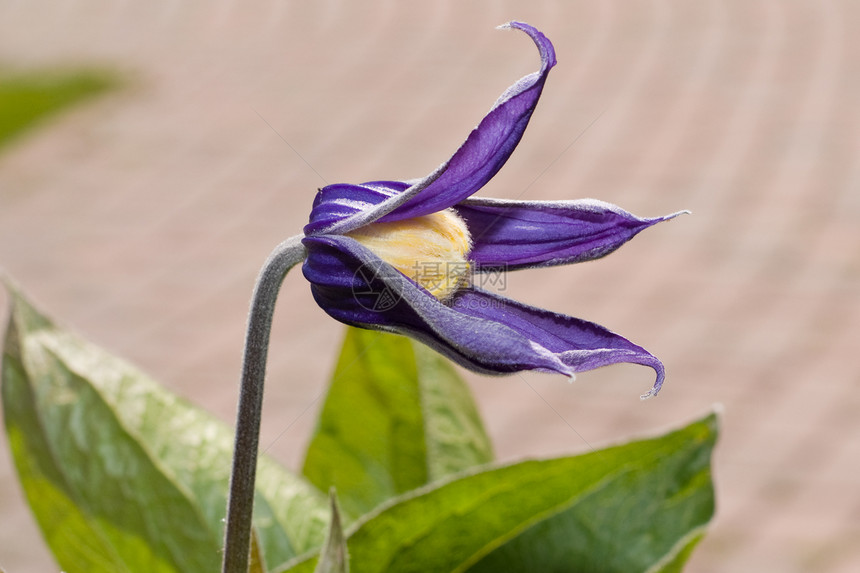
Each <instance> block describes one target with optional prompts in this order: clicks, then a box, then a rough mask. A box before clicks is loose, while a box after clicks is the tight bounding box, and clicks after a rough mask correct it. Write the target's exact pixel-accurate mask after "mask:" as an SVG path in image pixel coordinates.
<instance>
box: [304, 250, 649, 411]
mask: <svg viewBox="0 0 860 573" xmlns="http://www.w3.org/2000/svg"><path fill="white" fill-rule="evenodd" d="M303 243H304V245H305V247H306V248H307V249H308V258H307V259H306V260H305V263H304V265H303V267H302V271H303V273H304V275H305V278H307V279H308V281H310V282H311V290H312V292H313V296H314V299H315V300H316V302H317V304H319V305H320V307H322V308H323V310H325V311H326V312H327V313H328V314H329V315H330V316H332V317H333V318H335V319H337V320H339V321H341V322H344V323H347V324H351V325H354V326H360V327H362V328H373V329H377V330H385V331H389V332H396V333H399V334H406V335H409V336H412V337H414V338H417V339H418V340H420V341H422V342H424V343H425V344H428V345H429V346H431V347H433V348H435V349H436V350H437V351H438V352H440V353H442V354H444V355H446V356H448V357H449V358H451V359H452V360H454V361H455V362H458V363H459V364H461V365H463V366H465V367H466V368H469V369H471V370H475V371H478V372H482V373H486V374H508V373H512V372H517V371H521V370H540V371H551V372H558V373H560V374H565V375H568V376H569V375H571V374H573V373H574V372H582V371H586V370H593V369H595V368H600V367H602V366H607V365H610V364H617V363H619V362H629V363H634V364H642V365H645V366H650V367H651V368H653V369H654V370H655V372H656V373H657V380H656V382H655V383H654V386H653V388H652V390H651V391H650V392H649V395H653V394H656V393H657V392H658V391H659V389H660V386H661V385H662V383H663V377H664V370H663V364H662V363H661V362H660V361H659V360H658V359H657V358H655V357H654V356H652V355H651V354H650V353H648V352H647V351H646V350H644V349H643V348H642V347H640V346H637V345H635V344H633V343H632V342H630V341H629V340H627V339H625V338H623V337H621V336H619V335H617V334H615V333H613V332H611V331H609V330H607V329H606V328H604V327H602V326H600V325H598V324H595V323H592V322H588V321H585V320H581V319H578V318H574V317H570V316H565V315H562V314H557V313H553V312H550V311H547V310H543V309H539V308H535V307H531V306H528V305H525V304H522V303H519V302H516V301H513V300H510V299H507V298H504V297H502V296H499V295H496V294H493V293H489V292H486V291H482V290H479V289H474V288H471V289H462V290H461V291H460V292H458V293H457V295H455V298H454V300H453V302H452V304H451V305H450V306H448V305H446V304H442V303H441V302H439V301H438V300H436V299H435V298H434V297H433V296H432V295H430V294H429V293H428V292H427V291H426V290H424V289H422V288H421V287H420V286H418V285H416V284H415V283H414V282H412V281H411V280H409V279H408V278H406V277H405V276H404V275H403V274H401V273H400V272H398V271H397V270H395V269H394V268H393V267H391V266H390V265H388V264H387V263H385V262H384V261H382V260H381V259H379V258H378V257H377V256H376V255H374V254H373V253H372V252H371V251H370V250H368V249H366V248H365V247H363V246H362V245H360V244H359V243H358V242H356V241H354V240H353V239H350V238H349V237H343V236H331V235H327V236H320V237H306V238H305V239H304V241H303Z"/></svg>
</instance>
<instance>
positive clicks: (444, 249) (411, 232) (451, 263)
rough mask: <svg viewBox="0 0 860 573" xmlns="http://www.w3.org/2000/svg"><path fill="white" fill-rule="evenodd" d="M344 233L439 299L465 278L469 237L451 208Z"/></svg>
mask: <svg viewBox="0 0 860 573" xmlns="http://www.w3.org/2000/svg"><path fill="white" fill-rule="evenodd" d="M346 236H347V237H351V238H353V239H355V240H356V241H358V242H359V243H361V244H362V245H364V246H365V247H367V248H368V249H370V250H371V251H373V252H374V253H375V254H376V256H378V257H379V258H380V259H382V260H383V261H385V262H387V263H388V264H390V265H391V266H393V267H394V268H396V269H397V270H398V271H400V272H401V273H403V274H404V275H406V276H407V277H409V278H410V279H412V280H413V281H415V282H416V283H418V284H419V285H421V286H422V287H424V288H425V289H427V290H428V291H429V292H430V294H432V295H433V296H435V297H436V298H437V299H439V300H441V301H444V300H447V299H448V298H449V297H450V296H451V295H453V294H454V292H456V291H457V289H458V288H460V287H461V286H463V285H464V284H465V283H466V281H467V278H468V275H469V261H468V260H467V259H466V256H467V255H468V253H469V250H470V249H471V247H472V238H471V237H470V236H469V229H468V228H467V227H466V222H465V221H463V219H462V218H461V217H460V216H459V215H457V213H455V212H454V210H453V209H447V210H445V211H440V212H438V213H431V214H430V215H424V216H423V217H415V218H412V219H405V220H403V221H395V222H393V223H371V224H370V225H367V226H365V227H361V228H360V229H356V230H355V231H352V232H349V233H347V234H346Z"/></svg>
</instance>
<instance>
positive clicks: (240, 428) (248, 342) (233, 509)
mask: <svg viewBox="0 0 860 573" xmlns="http://www.w3.org/2000/svg"><path fill="white" fill-rule="evenodd" d="M302 238H303V236H302V235H297V236H295V237H291V238H289V239H287V240H286V241H284V242H283V243H281V244H280V245H278V246H277V247H275V250H274V251H272V254H271V255H269V258H268V259H267V260H266V262H265V264H264V265H263V268H262V270H261V271H260V275H259V276H258V277H257V283H256V285H255V286H254V295H253V298H252V299H251V310H250V313H249V314H248V331H247V334H246V336H245V355H244V358H243V362H242V382H241V387H240V390H239V411H238V414H237V416H236V441H235V445H234V448H233V470H232V473H231V474H230V498H229V501H228V503H227V527H226V531H225V534H224V560H223V563H222V567H221V571H222V572H223V573H247V571H248V556H249V551H250V547H251V516H252V513H253V509H254V480H255V477H256V473H257V450H258V448H259V439H260V415H261V411H262V407H263V382H264V380H265V377H266V355H267V353H268V348H269V332H270V331H271V328H272V315H273V314H274V312H275V301H276V300H277V298H278V291H279V290H280V288H281V283H282V282H283V280H284V277H285V276H287V272H289V270H290V269H291V268H293V267H294V266H295V265H297V264H298V263H300V262H301V261H302V260H303V259H304V258H305V256H306V254H307V253H306V251H305V248H304V246H303V245H302V243H301V240H302Z"/></svg>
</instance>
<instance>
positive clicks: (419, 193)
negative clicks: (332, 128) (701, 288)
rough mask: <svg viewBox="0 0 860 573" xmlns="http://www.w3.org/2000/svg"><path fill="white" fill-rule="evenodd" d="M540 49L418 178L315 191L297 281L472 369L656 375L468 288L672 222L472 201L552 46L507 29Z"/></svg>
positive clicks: (589, 335)
mask: <svg viewBox="0 0 860 573" xmlns="http://www.w3.org/2000/svg"><path fill="white" fill-rule="evenodd" d="M504 27H506V28H515V29H517V30H521V31H523V32H525V33H526V34H528V35H529V36H530V37H531V39H532V40H533V41H534V42H535V44H536V45H537V48H538V50H539V52H540V57H541V68H540V70H539V71H538V72H536V73H533V74H530V75H528V76H526V77H524V78H522V79H521V80H519V81H518V82H516V83H515V84H514V85H512V86H511V87H510V88H508V90H507V91H506V92H505V93H503V94H502V96H501V97H500V98H499V100H498V101H497V102H496V104H495V105H494V106H493V108H492V109H491V110H490V112H489V113H488V114H487V115H486V116H485V117H484V119H483V120H481V123H480V124H478V127H476V128H475V129H474V130H472V133H470V134H469V137H468V138H467V139H466V141H465V143H463V145H462V146H460V148H459V149H458V150H457V152H456V153H454V155H453V156H452V157H451V158H450V159H449V160H448V161H446V162H445V163H443V164H442V165H441V166H440V167H439V168H438V169H436V170H435V171H434V172H433V173H431V174H430V175H428V176H427V177H425V178H423V179H421V180H418V181H411V182H402V181H372V182H369V183H363V184H361V185H350V184H336V185H329V186H327V187H324V188H323V189H320V191H319V193H318V194H317V196H316V198H315V200H314V204H313V209H312V211H311V215H310V222H309V223H308V224H307V225H306V226H305V228H304V233H305V238H304V239H303V240H302V242H303V244H304V246H305V247H306V249H307V253H308V254H307V259H306V260H305V262H304V265H303V268H302V270H303V273H304V275H305V277H306V278H307V279H308V280H309V281H310V283H311V290H312V292H313V296H314V299H315V300H316V301H317V303H318V304H319V305H320V307H322V308H323V310H325V311H326V312H327V313H328V314H329V315H331V316H332V317H334V318H335V319H337V320H339V321H341V322H344V323H346V324H350V325H354V326H358V327H362V328H370V329H377V330H385V331H390V332H396V333H400V334H406V335H409V336H412V337H414V338H416V339H418V340H420V341H422V342H424V343H426V344H428V345H429V346H431V347H433V348H434V349H436V350H437V351H439V352H440V353H442V354H444V355H446V356H448V357H449V358H451V359H452V360H454V361H456V362H458V363H459V364H461V365H463V366H465V367H466V368H469V369H471V370H474V371H477V372H481V373H488V374H506V373H511V372H518V371H521V370H540V371H546V372H558V373H561V374H564V375H566V376H571V377H572V376H573V374H574V373H575V372H580V371H584V370H591V369H594V368H598V367H600V366H606V365H609V364H615V363H619V362H631V363H636V364H642V365H646V366H650V367H651V368H653V369H654V370H655V372H656V373H657V379H656V381H655V383H654V385H653V387H652V388H651V390H650V391H649V392H648V393H646V394H645V395H643V398H646V397H649V396H653V395H654V394H656V393H657V392H658V391H659V390H660V386H661V384H662V383H663V378H664V368H663V364H662V363H661V362H660V361H659V360H658V359H657V358H656V357H654V356H652V355H651V354H650V353H648V352H647V351H646V350H645V349H643V348H641V347H639V346H637V345H635V344H633V343H632V342H630V341H628V340H627V339H625V338H623V337H621V336H619V335H617V334H615V333H613V332H610V331H609V330H607V329H606V328H604V327H602V326H600V325H598V324H594V323H591V322H587V321H584V320H580V319H578V318H573V317H570V316H565V315H562V314H556V313H553V312H550V311H547V310H543V309H540V308H535V307H532V306H528V305H525V304H522V303H519V302H516V301H513V300H510V299H507V298H504V297H502V296H500V295H498V294H495V293H492V292H488V291H486V290H482V289H481V288H478V287H477V286H475V285H474V284H473V283H474V282H480V281H474V280H472V277H475V276H477V277H482V276H483V277H485V278H486V277H488V276H492V274H493V273H496V274H498V273H500V272H503V271H505V270H515V269H523V268H532V267H546V266H552V265H562V264H569V263H577V262H581V261H587V260H592V259H596V258H599V257H603V256H605V255H607V254H609V253H611V252H612V251H614V250H615V249H617V248H618V247H620V246H621V245H622V244H624V243H625V242H627V241H628V240H630V239H631V238H633V236H635V235H636V234H637V233H639V232H640V231H642V230H643V229H646V228H647V227H650V226H652V225H654V224H656V223H659V222H660V221H664V220H667V219H669V218H672V217H674V216H675V215H676V214H673V215H668V216H666V217H658V218H654V219H640V218H638V217H635V216H633V215H631V214H630V213H627V212H626V211H624V210H622V209H620V208H618V207H616V206H614V205H611V204H608V203H604V202H602V201H596V200H591V199H586V200H578V201H512V200H503V199H479V198H470V197H471V195H472V194H473V193H475V192H476V191H477V190H478V189H480V188H481V187H483V186H484V185H485V184H486V183H487V182H488V181H489V180H490V179H491V178H492V177H493V176H494V175H495V174H496V172H497V171H498V170H499V169H500V168H501V167H502V165H504V163H505V161H507V159H508V157H509V156H510V155H511V153H512V152H513V150H514V148H515V147H516V146H517V144H518V143H519V141H520V138H521V137H522V135H523V132H524V131H525V129H526V125H527V124H528V121H529V118H530V117H531V115H532V112H533V111H534V109H535V106H536V105H537V101H538V99H539V98H540V94H541V91H542V90H543V86H544V83H545V82H546V78H547V75H548V74H549V70H550V69H551V68H552V67H553V66H554V65H555V63H556V60H555V51H554V49H553V46H552V44H551V43H550V41H549V40H548V39H547V38H546V37H545V36H544V35H543V34H542V33H540V32H539V31H538V30H536V29H535V28H533V27H531V26H529V25H527V24H523V23H521V22H510V23H509V24H506V25H505V26H504Z"/></svg>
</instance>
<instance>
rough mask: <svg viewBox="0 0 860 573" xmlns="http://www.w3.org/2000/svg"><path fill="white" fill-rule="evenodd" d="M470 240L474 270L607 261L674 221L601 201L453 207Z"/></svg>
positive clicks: (482, 202)
mask: <svg viewBox="0 0 860 573" xmlns="http://www.w3.org/2000/svg"><path fill="white" fill-rule="evenodd" d="M456 209H457V212H458V213H459V214H460V216H461V217H463V219H465V221H466V224H467V226H468V227H469V232H470V233H471V235H472V242H473V246H472V250H471V252H470V254H469V258H470V259H471V260H472V261H473V262H474V263H475V267H474V269H475V270H476V271H482V270H484V271H487V270H496V269H506V270H516V269H522V268H531V267H547V266H553V265H564V264H570V263H578V262H582V261H589V260H593V259H598V258H600V257H603V256H606V255H608V254H609V253H611V252H612V251H614V250H616V249H617V248H619V247H620V246H621V245H623V244H624V243H626V242H627V241H629V240H630V239H632V238H633V237H635V236H636V234H638V233H639V232H640V231H643V230H645V229H647V228H648V227H650V226H652V225H656V224H657V223H659V222H661V221H666V220H668V219H671V218H673V217H676V216H677V215H679V214H680V213H673V214H671V215H667V216H665V217H656V218H653V219H642V218H639V217H636V216H635V215H632V214H631V213H628V212H627V211H625V210H623V209H621V208H620V207H617V206H615V205H612V204H610V203H605V202H603V201H597V200H594V199H582V200H577V201H510V200H504V199H483V198H480V199H477V198H476V199H467V200H466V201H464V202H462V203H460V204H459V205H457V207H456Z"/></svg>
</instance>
